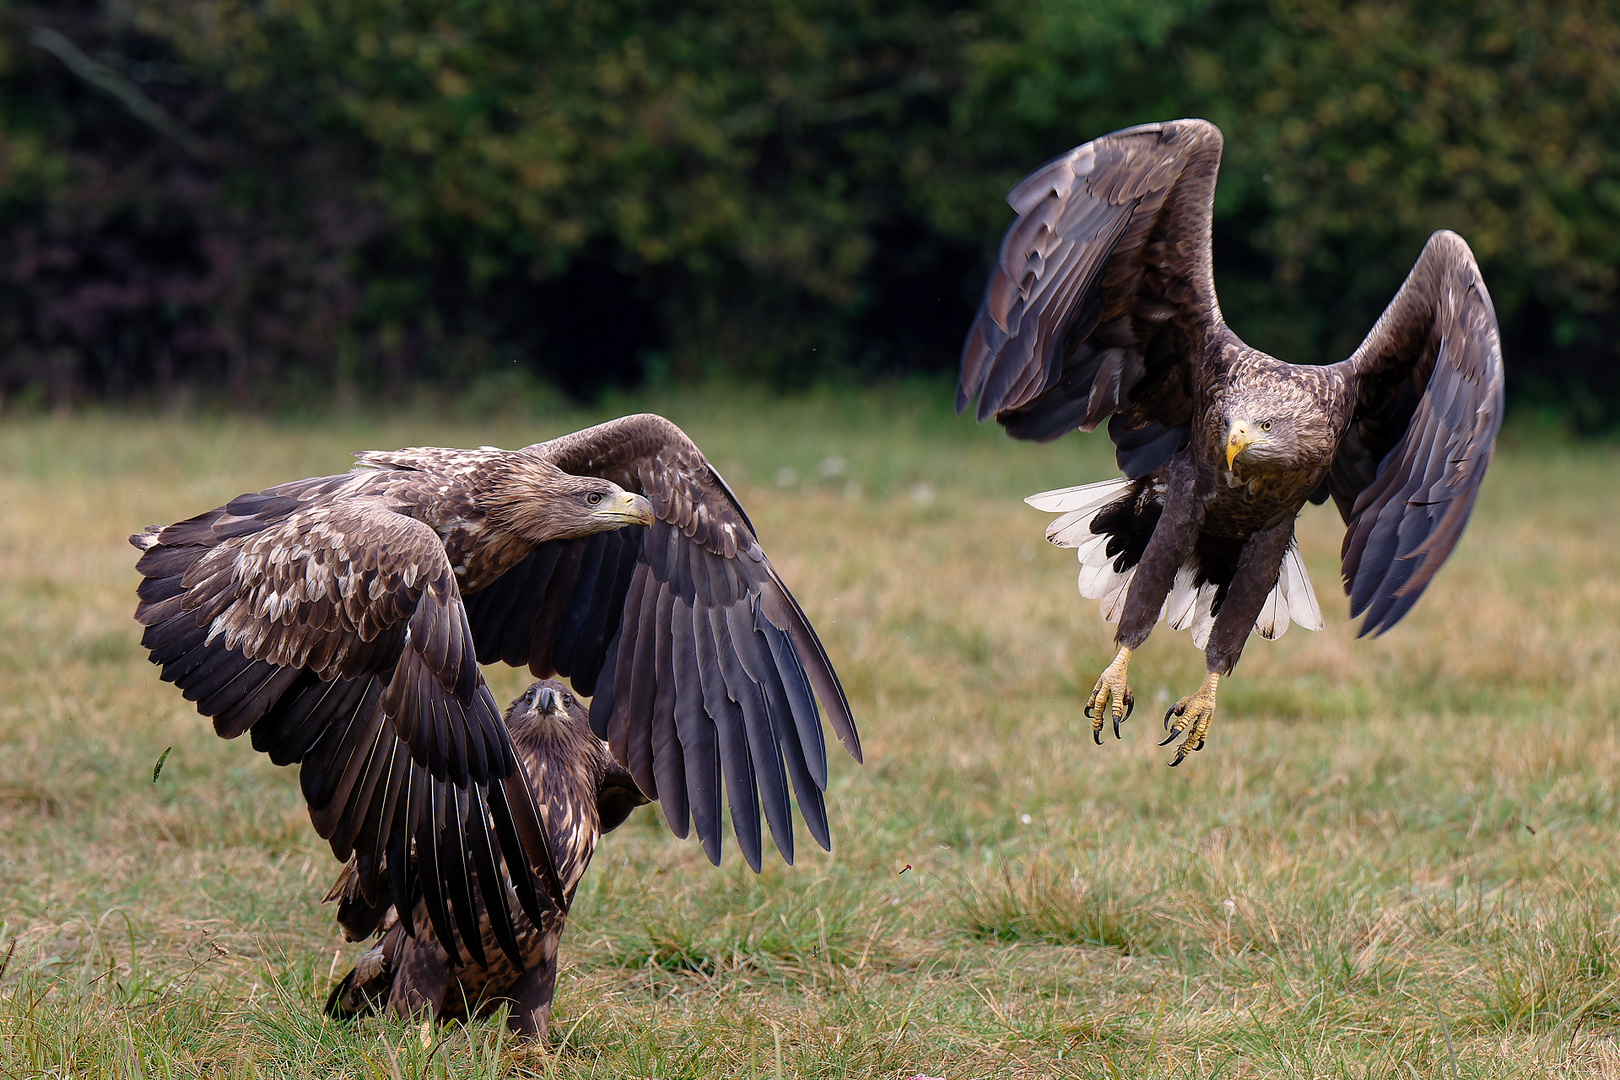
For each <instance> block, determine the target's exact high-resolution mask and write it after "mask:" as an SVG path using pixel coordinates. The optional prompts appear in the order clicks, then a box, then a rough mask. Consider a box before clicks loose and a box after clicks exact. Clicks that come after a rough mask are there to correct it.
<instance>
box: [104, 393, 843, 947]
mask: <svg viewBox="0 0 1620 1080" xmlns="http://www.w3.org/2000/svg"><path fill="white" fill-rule="evenodd" d="M357 457H358V458H359V460H360V464H359V465H358V466H357V467H356V468H355V469H354V470H352V471H351V472H349V473H347V474H344V475H340V476H327V477H318V478H314V479H308V480H295V481H293V482H291V483H286V484H278V485H277V486H275V487H271V488H267V489H265V490H264V491H261V492H258V493H257V494H249V495H242V496H239V497H237V498H235V499H233V500H231V501H230V502H229V503H227V504H226V505H224V506H222V507H219V508H217V509H214V510H210V511H208V512H207V513H204V514H200V515H198V516H197V517H194V518H191V519H189V520H187V521H182V522H179V523H177V524H174V525H170V526H168V527H167V528H161V529H160V528H157V527H156V526H153V527H151V528H148V529H147V530H145V531H144V532H142V533H139V534H137V535H135V536H132V537H130V542H131V543H132V544H134V545H135V547H137V548H138V549H140V551H141V552H142V554H141V556H140V559H139V561H138V562H137V563H136V568H137V569H138V570H139V571H140V573H141V575H142V576H143V577H144V579H145V580H143V581H142V582H141V584H140V589H139V595H140V604H139V606H138V607H137V608H136V612H135V618H136V620H137V621H138V622H139V623H141V624H142V625H143V626H145V627H146V632H145V635H144V636H143V638H142V645H143V646H144V647H145V648H146V649H148V650H149V651H150V653H151V659H152V662H153V663H155V664H158V665H160V666H161V667H162V669H163V673H162V678H163V679H164V680H165V681H168V682H172V683H174V684H175V685H176V686H178V687H179V688H180V689H181V690H182V691H183V692H184V694H185V697H186V699H187V700H189V701H194V702H196V705H197V710H198V711H199V712H200V713H202V714H203V715H204V716H209V717H212V718H213V720H214V730H215V731H216V732H217V733H218V734H220V735H221V736H223V737H225V738H235V737H237V736H239V735H241V734H242V733H243V732H246V731H251V732H252V736H253V747H254V749H256V750H259V751H262V752H264V753H267V754H268V755H269V756H270V759H271V760H272V761H274V762H275V763H276V764H278V765H289V764H293V763H297V764H298V765H299V766H300V772H299V780H300V784H301V787H302V789H303V794H304V799H305V801H306V802H307V803H308V805H309V811H310V818H311V820H312V822H313V823H314V825H315V828H316V831H317V832H319V833H320V835H321V836H322V837H324V838H325V839H327V840H328V841H330V842H331V845H332V851H333V854H335V855H336V856H337V857H338V858H339V859H340V860H343V861H348V860H349V859H350V858H351V857H352V858H353V859H354V862H355V869H354V874H355V879H356V880H355V888H356V889H357V890H358V892H359V895H360V896H361V897H362V898H363V899H364V900H365V901H366V902H367V903H368V904H370V905H373V906H377V905H381V906H382V907H384V908H386V906H387V905H388V904H389V903H392V904H403V905H404V906H405V907H406V908H414V907H415V906H416V903H417V901H418V900H419V899H420V901H421V902H422V904H423V906H424V907H425V908H426V911H427V915H428V917H429V921H430V923H431V925H432V928H433V931H434V934H435V936H436V937H437V938H438V940H439V941H440V942H443V943H446V944H448V945H450V947H451V949H452V950H454V945H453V942H454V941H455V940H457V939H458V937H459V939H460V940H461V941H463V942H464V943H465V944H466V945H467V947H468V948H469V949H470V950H471V952H472V956H473V959H475V960H479V961H480V962H482V961H483V960H484V959H485V956H484V955H483V954H482V953H481V952H480V949H479V944H478V943H479V941H480V940H481V936H480V935H479V934H478V933H477V931H476V926H477V916H476V914H475V912H474V908H473V901H472V895H473V888H474V886H473V879H474V876H476V878H477V881H478V882H479V886H480V887H479V889H478V891H479V893H480V894H481V895H483V896H486V897H494V898H495V899H496V903H495V904H494V905H493V908H492V910H491V911H490V912H489V915H490V919H491V922H492V924H493V925H494V927H495V931H494V933H495V935H496V938H497V940H498V941H499V942H500V944H501V945H502V948H503V951H504V952H505V953H506V954H507V956H508V958H509V959H510V960H511V961H512V962H513V963H521V955H520V953H519V950H518V949H517V947H516V942H515V938H514V931H513V919H512V913H511V911H510V910H509V909H508V905H507V902H506V896H507V894H506V892H505V890H504V889H503V888H501V887H499V885H498V883H499V882H501V881H504V880H508V879H509V880H511V881H512V883H513V885H514V887H515V892H516V900H517V903H518V906H519V907H521V909H522V911H523V913H524V914H525V915H526V916H527V917H528V919H529V921H530V922H531V923H532V924H534V925H541V923H542V919H543V912H544V911H545V910H546V909H547V905H546V904H544V903H542V900H541V897H540V895H539V892H538V891H537V889H536V884H537V881H536V875H538V880H539V883H540V884H543V886H544V888H545V891H547V892H548V893H549V894H550V897H549V899H550V906H552V907H561V908H566V891H567V885H566V883H565V882H563V881H562V880H561V879H560V878H559V877H558V860H557V859H556V858H555V852H553V851H551V850H550V844H549V843H548V841H547V839H546V830H545V828H544V827H543V822H542V816H543V815H542V813H541V810H540V809H539V807H537V805H536V803H535V801H534V798H533V796H532V794H531V787H530V781H531V780H532V779H533V778H532V777H530V778H526V777H525V774H524V767H523V765H522V763H521V762H520V760H519V758H518V756H517V755H516V754H515V752H514V750H513V746H512V738H511V733H510V732H509V731H508V730H507V727H506V725H505V724H504V723H503V722H502V719H501V713H500V710H499V709H498V707H497V706H496V704H495V700H494V698H493V696H492V695H491V694H490V691H489V687H488V686H487V685H486V684H485V682H484V677H483V673H482V672H481V671H480V670H479V667H478V665H479V663H494V662H495V661H497V660H499V661H504V662H506V663H508V664H512V665H527V666H528V668H529V669H530V670H531V671H532V672H533V673H534V674H535V675H536V676H539V677H542V678H544V677H547V676H550V675H553V674H557V675H565V676H568V677H569V679H570V680H571V682H572V684H573V687H574V689H575V691H576V692H578V693H579V694H581V695H588V696H590V698H591V707H590V720H591V726H592V727H593V729H594V730H595V731H596V732H597V733H598V734H599V735H601V736H602V737H604V738H605V739H607V740H608V743H609V745H610V747H611V749H612V753H613V756H614V757H615V759H617V760H618V761H619V762H620V763H622V764H623V765H624V766H625V767H626V768H627V769H628V770H629V772H630V774H631V775H632V776H633V777H634V779H635V782H636V784H637V786H638V787H639V789H640V790H641V791H643V792H645V793H646V795H647V797H648V798H652V799H658V800H659V802H660V804H661V806H662V808H663V812H664V817H665V819H666V820H667V821H668V822H669V825H670V828H671V829H672V830H673V831H674V832H675V834H676V835H677V836H681V837H684V836H686V835H687V832H688V828H689V824H688V822H689V821H690V825H691V827H695V828H696V831H697V834H698V836H699V838H700V839H701V840H702V843H703V848H704V851H705V852H706V853H707V855H708V857H709V858H710V860H711V861H713V862H714V863H716V864H717V865H718V863H719V861H720V830H721V820H720V815H721V788H722V784H723V785H724V789H725V797H726V802H727V803H728V804H729V808H730V811H731V821H732V826H733V829H734V831H735V834H736V837H737V844H738V846H739V847H740V848H741V849H742V853H743V857H744V858H745V859H746V860H747V862H748V864H749V866H751V867H752V868H753V869H754V870H755V871H758V869H759V866H760V847H761V832H760V824H759V815H760V810H761V809H763V810H764V814H765V820H766V822H767V823H768V825H769V827H770V831H771V836H772V839H774V840H775V842H776V847H777V849H778V850H779V851H780V852H781V854H782V857H783V858H784V859H785V860H787V861H788V862H792V860H793V823H792V817H791V811H790V808H789V803H788V784H789V781H790V780H791V782H792V786H793V791H794V794H795V795H796V796H797V801H798V805H799V810H800V813H801V815H802V817H803V818H804V822H805V826H806V827H807V828H808V829H809V831H810V835H811V836H812V837H814V838H815V840H816V842H817V843H818V844H820V845H821V846H822V847H823V848H828V847H829V846H830V843H831V840H830V836H829V833H828V828H827V811H826V807H825V805H824V803H823V799H822V792H823V791H824V790H825V789H826V785H827V759H826V746H825V743H824V742H823V739H822V729H821V715H820V712H819V711H818V709H817V704H816V703H817V699H819V700H820V703H821V706H822V707H823V708H825V709H826V711H827V718H828V720H829V721H830V723H831V724H832V728H833V731H834V732H835V733H836V735H837V736H838V738H839V740H840V741H841V742H842V743H843V745H844V748H845V749H846V750H848V751H849V753H850V754H851V755H852V756H853V757H854V758H855V759H856V760H857V761H859V760H860V757H861V750H860V738H859V735H858V734H857V733H856V730H855V724H854V721H853V719H852V718H851V716H850V709H849V703H848V701H847V700H846V699H845V697H844V692H843V688H842V687H841V686H840V684H839V681H838V676H837V674H836V673H835V672H834V671H833V667H832V664H831V662H830V661H829V660H828V658H827V655H826V652H825V651H824V650H823V649H822V646H821V642H820V641H819V640H818V639H817V637H816V633H815V630H814V629H813V628H812V627H811V625H810V623H809V621H808V620H807V619H806V618H805V615H804V612H803V611H802V610H800V608H799V605H798V603H797V602H796V601H795V600H794V599H793V596H792V594H790V593H789V592H788V589H787V586H786V585H785V584H783V582H782V580H781V578H780V577H778V576H777V573H776V570H775V568H774V567H772V566H771V563H770V560H769V559H767V558H766V557H765V553H764V551H762V550H761V549H760V546H759V542H758V540H757V539H756V538H755V533H754V528H753V525H752V524H750V522H749V520H748V517H747V515H746V514H744V513H743V510H742V507H741V506H740V505H739V503H738V502H737V497H736V496H735V495H734V494H733V493H732V491H731V489H730V488H729V487H727V486H726V483H725V481H724V480H722V479H721V477H720V474H719V473H717V472H716V471H715V470H714V468H713V467H712V466H711V465H710V464H709V463H708V461H706V460H705V459H704V457H703V454H702V453H701V452H700V451H699V450H698V448H697V447H696V446H694V445H693V444H692V442H691V441H690V440H689V439H687V437H686V436H685V434H683V433H682V432H681V430H680V429H679V428H678V427H676V426H675V425H674V424H672V423H670V422H669V421H668V420H665V419H664V418H663V417H660V416H653V415H642V416H629V417H625V418H623V419H620V420H614V421H611V422H609V423H606V424H601V425H598V426H596V427H593V428H588V429H586V430H584V431H580V432H576V433H574V434H572V435H567V436H564V437H562V438H559V439H555V440H553V441H551V442H544V443H537V444H535V445H533V446H529V447H525V448H524V449H521V450H500V449H496V448H494V447H484V448H482V449H479V450H447V449H436V448H420V447H419V448H414V449H406V450H399V451H395V452H392V453H379V452H369V453H362V454H359V455H357ZM501 863H504V864H505V867H506V869H505V871H504V872H503V871H502V870H501V869H500V864H501ZM530 870H532V871H534V872H533V873H531V872H530ZM452 922H453V923H454V927H455V929H457V930H459V931H460V933H459V935H458V934H455V933H453V932H452ZM451 959H452V961H453V962H456V963H459V962H460V957H459V955H457V954H456V953H455V952H454V951H452V955H451Z"/></svg>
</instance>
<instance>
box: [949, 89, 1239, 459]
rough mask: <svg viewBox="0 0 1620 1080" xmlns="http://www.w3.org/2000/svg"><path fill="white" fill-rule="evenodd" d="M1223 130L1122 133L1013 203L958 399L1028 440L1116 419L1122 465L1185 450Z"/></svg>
mask: <svg viewBox="0 0 1620 1080" xmlns="http://www.w3.org/2000/svg"><path fill="white" fill-rule="evenodd" d="M1220 156H1221V133H1220V130H1219V129H1217V128H1216V127H1215V126H1214V125H1213V124H1210V123H1209V122H1207V121H1204V120H1176V121H1171V122H1168V123H1162V124H1145V125H1143V126H1141V127H1135V128H1129V129H1127V130H1125V131H1116V132H1114V133H1113V134H1111V135H1104V136H1103V137H1101V138H1099V139H1094V140H1092V141H1091V142H1088V143H1086V144H1085V145H1084V146H1080V147H1077V148H1075V149H1073V150H1070V151H1069V152H1068V153H1066V154H1064V155H1062V156H1061V157H1057V158H1054V159H1053V160H1052V161H1049V162H1047V163H1046V164H1045V165H1042V166H1041V167H1040V168H1039V169H1036V170H1035V171H1034V172H1032V173H1030V174H1029V176H1027V177H1025V178H1024V179H1023V180H1022V181H1021V182H1020V183H1019V184H1018V186H1016V187H1015V188H1013V189H1012V191H1011V192H1010V193H1009V194H1008V196H1007V201H1008V203H1010V204H1011V205H1012V208H1013V209H1014V210H1015V211H1017V212H1018V220H1016V221H1015V222H1013V224H1012V225H1011V227H1009V228H1008V230H1007V235H1006V237H1005V238H1004V239H1003V240H1002V244H1001V254H1000V256H999V257H998V258H997V260H996V264H995V266H994V267H993V268H992V270H991V272H990V281H989V283H988V284H987V285H986V286H985V292H984V302H983V304H982V305H981V306H980V308H979V313H978V316H977V317H976V318H975V319H974V321H973V325H972V327H971V328H970V329H969V331H968V335H967V341H966V343H965V344H964V345H963V348H962V373H961V380H960V382H959V384H958V387H957V396H956V408H957V411H958V412H962V411H963V410H965V409H966V408H967V406H968V404H969V402H971V401H972V400H973V398H974V397H975V396H977V397H978V400H979V406H978V418H979V419H980V420H983V419H984V418H985V417H987V416H990V415H992V414H994V415H995V417H996V419H997V420H998V421H1000V422H1001V423H1002V424H1003V425H1005V426H1006V428H1007V433H1008V434H1009V435H1012V436H1014V437H1015V438H1020V439H1037V440H1046V439H1053V438H1056V437H1057V436H1059V435H1062V434H1063V433H1064V432H1067V431H1072V430H1074V429H1075V428H1080V429H1081V430H1084V431H1090V430H1092V429H1093V428H1095V427H1096V426H1097V425H1098V424H1099V423H1101V422H1102V421H1103V420H1105V419H1108V418H1109V417H1110V416H1112V417H1113V420H1111V421H1110V423H1109V425H1108V431H1109V435H1110V436H1111V437H1112V438H1113V440H1114V443H1115V445H1116V446H1117V448H1118V458H1119V466H1120V469H1121V470H1122V471H1123V472H1124V473H1125V474H1126V475H1127V476H1130V477H1133V478H1135V477H1139V476H1143V475H1146V474H1147V473H1149V472H1152V471H1153V470H1154V469H1156V468H1157V467H1158V466H1159V465H1161V464H1163V462H1164V461H1165V460H1166V459H1168V458H1169V457H1170V456H1171V455H1172V454H1174V453H1175V452H1176V451H1178V450H1180V449H1181V448H1182V447H1183V446H1185V445H1186V444H1187V441H1188V438H1189V432H1190V425H1191V422H1192V401H1193V396H1192V385H1193V376H1194V372H1193V365H1194V364H1196V363H1198V362H1199V360H1198V357H1199V356H1200V355H1201V350H1200V348H1199V346H1200V345H1201V344H1202V343H1203V342H1204V341H1206V340H1207V339H1208V337H1209V335H1211V334H1213V333H1215V332H1216V331H1217V330H1218V328H1220V327H1221V326H1222V325H1223V324H1222V323H1221V315H1220V307H1219V305H1218V304H1217V303H1216V300H1215V286H1214V283H1213V281H1212V279H1211V276H1210V215H1211V210H1212V206H1213V200H1214V191H1215V174H1216V170H1217V169H1218V168H1219V165H1220Z"/></svg>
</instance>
